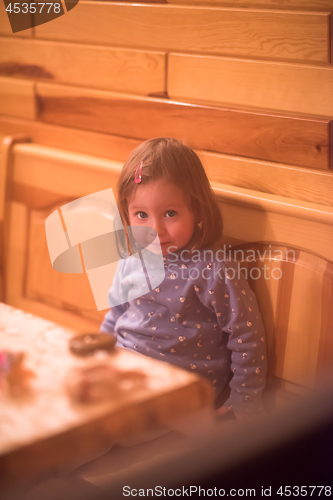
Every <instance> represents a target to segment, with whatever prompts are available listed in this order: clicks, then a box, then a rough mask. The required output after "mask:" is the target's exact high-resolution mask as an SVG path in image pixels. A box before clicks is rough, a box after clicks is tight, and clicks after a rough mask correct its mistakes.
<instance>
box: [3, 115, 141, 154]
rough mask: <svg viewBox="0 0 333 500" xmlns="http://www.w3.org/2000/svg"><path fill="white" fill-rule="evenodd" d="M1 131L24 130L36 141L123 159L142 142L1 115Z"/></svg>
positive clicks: (13, 131)
mask: <svg viewBox="0 0 333 500" xmlns="http://www.w3.org/2000/svg"><path fill="white" fill-rule="evenodd" d="M0 131H1V134H3V135H5V136H7V135H15V134H22V133H26V134H28V135H29V137H30V138H31V140H32V141H33V142H35V143H36V144H41V145H44V146H50V147H54V148H58V149H65V150H68V151H76V152H78V153H84V154H88V155H93V156H97V157H102V158H111V159H113V160H118V161H125V160H126V158H127V157H128V156H129V154H130V153H131V151H133V149H134V148H136V147H137V146H138V145H139V144H140V142H141V141H139V140H135V139H130V138H124V137H116V136H112V135H107V134H103V133H95V132H87V131H85V130H78V129H74V128H68V127H57V126H54V125H48V124H46V123H40V122H36V121H34V122H32V121H28V120H22V119H17V118H12V117H9V116H1V115H0Z"/></svg>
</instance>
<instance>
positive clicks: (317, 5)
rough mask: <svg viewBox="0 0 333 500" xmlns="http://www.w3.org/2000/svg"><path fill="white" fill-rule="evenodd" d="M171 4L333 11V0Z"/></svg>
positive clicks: (225, 0)
mask: <svg viewBox="0 0 333 500" xmlns="http://www.w3.org/2000/svg"><path fill="white" fill-rule="evenodd" d="M167 2H168V3H170V4H177V5H178V4H181V5H182V4H186V5H187V4H191V5H196V4H199V5H209V6H213V5H214V6H215V5H216V6H219V7H242V8H243V7H246V8H248V7H251V8H255V7H257V8H258V7H261V8H263V9H270V8H271V9H288V10H289V9H298V10H315V11H320V10H326V11H330V12H332V10H333V3H332V0H302V2H300V1H299V0H229V1H228V0H167Z"/></svg>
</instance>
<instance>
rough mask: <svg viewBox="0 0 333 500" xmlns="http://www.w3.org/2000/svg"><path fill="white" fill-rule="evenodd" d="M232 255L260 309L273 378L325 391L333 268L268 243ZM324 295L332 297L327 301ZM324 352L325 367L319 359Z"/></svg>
mask: <svg viewBox="0 0 333 500" xmlns="http://www.w3.org/2000/svg"><path fill="white" fill-rule="evenodd" d="M230 251H231V255H234V257H235V259H236V260H237V261H238V262H239V263H240V264H241V265H242V269H243V273H245V275H247V276H248V278H249V283H250V286H251V288H252V289H253V291H254V292H255V294H256V297H257V300H258V303H259V308H260V311H261V313H262V316H263V321H264V325H265V330H266V337H267V356H268V372H269V374H270V375H271V376H275V377H279V378H281V379H283V380H284V381H288V382H292V383H294V384H299V385H301V386H304V387H307V388H311V389H314V388H317V389H318V388H319V387H321V386H322V383H323V380H325V378H326V383H327V382H328V380H332V373H331V366H332V361H333V349H332V340H331V339H332V334H333V327H332V324H328V323H327V322H325V316H326V313H325V311H326V310H328V309H330V306H329V299H330V297H331V294H332V292H333V264H332V263H330V262H327V261H326V260H324V259H322V258H320V257H318V256H316V255H313V254H311V253H309V252H306V251H300V250H298V249H295V248H292V247H289V246H283V245H278V244H274V243H273V244H271V243H269V242H264V243H248V244H245V245H241V246H240V247H237V250H235V249H234V250H230ZM247 259H249V261H247ZM323 290H326V291H327V292H328V293H327V294H326V295H323V293H322V291H323ZM324 349H327V355H326V358H325V362H324V363H323V360H322V358H321V357H320V354H319V353H320V352H323V350H324ZM327 377H329V378H327Z"/></svg>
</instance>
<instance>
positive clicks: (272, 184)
mask: <svg viewBox="0 0 333 500" xmlns="http://www.w3.org/2000/svg"><path fill="white" fill-rule="evenodd" d="M24 131H26V133H27V134H28V135H29V136H30V137H31V139H32V141H33V142H35V143H36V144H40V145H44V146H49V147H54V148H58V149H63V150H69V151H72V150H75V151H77V152H78V153H83V154H88V155H93V156H96V157H104V158H107V157H109V158H112V159H114V160H118V161H125V160H126V158H127V157H128V155H129V154H130V153H131V151H132V150H133V149H134V148H135V147H137V146H138V145H139V143H140V141H136V140H132V139H125V138H123V137H116V136H110V135H106V134H97V133H94V132H86V131H82V130H77V129H71V128H63V127H57V126H53V125H47V124H42V123H38V122H28V121H24V120H18V119H11V118H7V119H6V118H3V117H1V116H0V132H1V134H3V135H4V136H5V135H14V134H21V133H23V132H24ZM197 153H198V154H199V156H200V158H201V160H202V162H203V165H204V167H205V169H206V172H207V175H208V177H209V179H210V181H211V182H222V181H223V182H224V183H225V184H230V185H233V186H238V187H243V188H248V189H253V190H255V191H262V192H266V193H271V194H276V195H280V196H285V197H287V198H294V199H299V200H303V201H309V202H312V203H318V204H322V205H327V206H332V205H333V200H332V189H333V174H332V173H331V172H323V171H321V172H320V171H315V170H313V169H305V168H301V169H300V168H297V167H294V166H292V165H282V164H276V163H268V162H261V161H258V160H251V159H249V158H242V157H236V156H230V155H222V154H217V153H209V152H207V151H200V150H197ZM29 193H30V194H29V195H28V193H27V192H26V193H25V196H31V198H32V199H34V200H35V201H36V200H38V199H41V191H39V198H37V197H36V195H35V194H34V193H33V192H32V191H31V189H30V191H29ZM22 196H23V195H22ZM45 197H47V200H48V202H49V203H53V202H54V199H51V200H50V197H49V193H48V194H47V195H45ZM49 200H50V201H49ZM41 203H42V205H38V208H39V207H41V206H46V204H44V202H43V201H41Z"/></svg>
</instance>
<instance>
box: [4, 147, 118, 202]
mask: <svg viewBox="0 0 333 500" xmlns="http://www.w3.org/2000/svg"><path fill="white" fill-rule="evenodd" d="M13 161H14V164H15V168H14V172H13V182H14V185H24V186H28V187H30V188H35V189H37V190H43V191H44V192H46V193H55V194H57V198H56V199H55V200H56V203H57V204H59V205H60V204H62V201H63V200H66V199H75V198H79V197H81V196H85V195H88V194H90V193H93V192H97V191H101V190H103V189H108V188H112V189H113V190H114V191H115V190H116V183H117V180H118V177H119V173H120V171H121V167H122V164H121V163H120V162H115V161H110V160H102V159H97V158H95V157H93V156H86V155H81V154H77V153H68V152H64V151H59V150H56V149H52V148H46V147H43V146H37V145H35V144H31V145H29V146H28V145H24V144H20V145H17V146H15V150H14V151H13ZM65 178H66V183H64V179H65ZM26 194H27V193H26ZM45 199H46V203H45V205H40V204H38V205H37V206H36V205H35V203H37V201H36V200H34V201H32V203H34V205H32V204H30V207H36V208H43V207H44V208H47V207H49V205H50V201H49V200H50V197H47V196H45ZM53 200H54V198H53V199H52V201H51V203H54V204H55V201H53ZM18 201H21V200H18Z"/></svg>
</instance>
